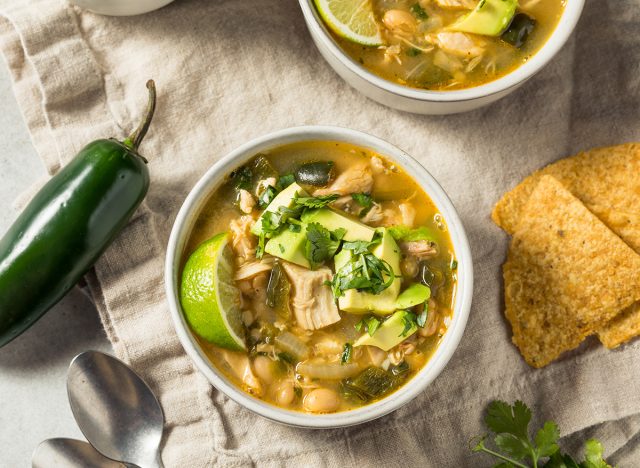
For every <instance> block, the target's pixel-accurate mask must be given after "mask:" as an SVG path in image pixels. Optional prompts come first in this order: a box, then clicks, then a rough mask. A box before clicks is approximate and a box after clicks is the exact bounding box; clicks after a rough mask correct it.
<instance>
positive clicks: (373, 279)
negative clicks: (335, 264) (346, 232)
mask: <svg viewBox="0 0 640 468" xmlns="http://www.w3.org/2000/svg"><path fill="white" fill-rule="evenodd" d="M347 244H348V243H347V242H345V247H344V248H346V245H347ZM395 277H396V276H395V273H394V272H393V269H392V268H391V265H389V263H387V262H386V261H385V260H381V259H379V258H378V257H376V256H375V255H373V254H372V253H370V252H367V253H361V254H359V255H352V257H351V259H350V260H349V261H348V262H347V263H346V264H345V265H344V266H343V267H342V268H340V269H339V270H338V271H337V272H336V274H335V275H333V279H332V280H331V290H332V291H333V295H334V296H335V297H340V296H342V295H343V294H344V291H346V290H348V289H357V290H358V291H363V292H368V293H371V294H380V293H381V292H382V291H384V290H385V289H387V288H388V287H389V286H391V285H392V284H393V281H394V280H395Z"/></svg>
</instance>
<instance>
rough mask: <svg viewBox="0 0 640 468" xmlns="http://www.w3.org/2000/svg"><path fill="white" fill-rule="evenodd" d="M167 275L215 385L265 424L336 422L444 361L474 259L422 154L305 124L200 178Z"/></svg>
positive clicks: (186, 333)
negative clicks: (418, 156) (415, 157)
mask: <svg viewBox="0 0 640 468" xmlns="http://www.w3.org/2000/svg"><path fill="white" fill-rule="evenodd" d="M410 174H411V175H410ZM166 280H167V293H168V296H169V302H170V305H171V309H172V315H173V319H174V322H175V324H176V329H177V330H178V334H179V336H180V338H181V341H182V343H183V345H184V347H185V349H186V350H187V352H188V353H189V354H190V355H191V356H192V357H193V358H194V359H195V361H196V364H198V367H199V368H200V370H201V371H203V372H204V373H205V375H206V376H207V377H208V378H209V379H210V380H211V382H212V383H213V384H214V385H215V386H216V387H218V388H219V389H221V390H222V391H224V392H225V393H227V394H228V395H229V396H230V397H232V398H233V399H235V400H236V401H238V402H239V403H241V404H243V405H244V406H246V407H248V408H249V409H252V410H254V411H256V412H258V413H259V414H261V415H264V416H266V417H269V418H271V419H274V420H277V421H280V422H284V423H287V424H294V425H299V426H308V427H334V426H344V425H349V424H356V423H358V422H363V421H366V420H369V419H373V418H375V417H378V416H381V415H383V414H386V413H388V412H389V411H392V410H394V409H396V408H397V407H399V406H400V405H402V404H404V403H405V402H407V401H409V400H410V399H411V398H413V397H414V396H415V395H417V394H418V393H419V392H420V391H421V390H422V389H424V388H425V387H426V386H427V385H428V383H429V382H430V381H431V380H433V378H435V376H436V375H437V374H438V373H439V372H440V371H441V370H442V368H443V367H444V365H445V364H446V362H447V361H448V359H449V358H450V356H451V354H452V353H453V350H454V349H455V347H456V346H457V343H458V341H459V340H460V337H461V334H462V331H463V329H464V325H465V323H466V319H467V315H468V311H469V306H470V299H471V288H472V268H471V258H470V254H469V250H468V245H467V241H466V237H465V235H464V230H463V229H462V225H461V223H460V221H459V220H458V218H457V215H456V214H455V211H454V209H453V207H452V206H451V203H450V201H449V200H448V198H447V197H446V195H445V194H444V192H443V191H442V189H441V188H440V187H439V186H438V185H437V183H436V182H435V181H434V180H433V179H432V178H431V177H430V176H429V175H428V173H427V172H426V171H425V170H424V169H423V168H422V167H421V166H420V165H419V164H417V163H416V162H415V161H414V160H413V159H411V158H410V157H408V156H407V155H406V154H404V153H402V152H401V151H400V150H397V149H396V148H394V147H392V146H390V145H388V144H387V143H384V142H382V141H380V140H378V139H376V138H374V137H371V136H368V135H365V134H362V133H359V132H354V131H351V130H346V129H338V128H333V127H301V128H297V129H290V130H285V131H282V132H279V133H276V134H272V135H269V136H267V137H264V138H263V139H260V140H257V141H256V142H252V143H250V144H249V145H247V146H245V147H243V148H241V149H240V150H238V151H236V152H234V153H233V154H231V155H230V156H228V157H227V158H225V159H223V160H222V161H221V162H219V163H218V164H216V166H214V167H213V168H212V169H211V170H210V171H209V172H208V173H207V174H206V175H205V176H204V177H203V179H202V180H201V181H200V182H199V183H198V185H197V186H196V187H195V188H194V190H193V191H192V193H191V194H190V195H189V197H188V199H187V201H186V202H185V205H184V206H183V208H182V209H181V211H180V213H179V215H178V218H177V220H176V224H175V226H174V230H173V232H172V235H171V240H170V243H169V251H168V255H167V278H166ZM409 382H412V384H411V385H408V383H409ZM414 384H415V385H414Z"/></svg>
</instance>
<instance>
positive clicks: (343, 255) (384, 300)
mask: <svg viewBox="0 0 640 468" xmlns="http://www.w3.org/2000/svg"><path fill="white" fill-rule="evenodd" d="M382 233H383V234H382V241H381V242H380V244H379V245H378V246H376V248H375V249H373V252H372V253H373V254H374V255H375V256H376V257H378V258H379V259H381V260H385V261H386V262H387V263H388V264H389V265H390V266H391V268H392V269H393V271H394V273H395V274H396V279H395V281H394V282H393V284H391V286H389V287H388V288H387V289H385V290H384V291H382V292H381V293H380V294H371V293H367V292H360V291H357V290H355V289H348V290H346V291H345V292H344V295H342V296H340V297H339V298H338V307H339V308H340V309H341V310H344V311H345V312H350V313H352V314H366V313H368V312H373V313H375V314H379V315H388V314H390V313H392V312H393V311H395V310H396V308H397V307H396V300H397V298H398V294H399V293H400V286H401V283H402V279H401V278H402V274H401V272H400V248H399V247H398V244H396V241H394V240H393V237H392V236H391V234H390V233H389V231H388V230H387V229H384V228H383V229H382ZM350 259H351V251H349V250H341V251H340V252H339V253H338V254H337V255H336V256H335V257H334V260H335V268H336V271H338V270H339V269H340V268H342V266H343V265H345V264H346V263H347V262H348V261H349V260H350Z"/></svg>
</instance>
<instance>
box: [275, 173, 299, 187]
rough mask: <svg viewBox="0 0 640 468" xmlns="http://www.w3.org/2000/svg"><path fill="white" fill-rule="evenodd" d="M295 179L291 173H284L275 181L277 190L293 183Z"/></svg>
mask: <svg viewBox="0 0 640 468" xmlns="http://www.w3.org/2000/svg"><path fill="white" fill-rule="evenodd" d="M295 181H296V178H295V177H294V176H293V174H285V175H283V176H282V177H280V178H279V179H278V182H277V183H276V185H277V188H278V189H279V190H284V189H286V188H287V187H288V186H289V185H291V184H293V183H294V182H295Z"/></svg>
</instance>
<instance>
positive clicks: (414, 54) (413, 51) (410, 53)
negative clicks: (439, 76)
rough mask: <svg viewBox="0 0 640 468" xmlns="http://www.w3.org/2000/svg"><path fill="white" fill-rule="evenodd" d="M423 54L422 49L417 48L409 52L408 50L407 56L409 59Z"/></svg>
mask: <svg viewBox="0 0 640 468" xmlns="http://www.w3.org/2000/svg"><path fill="white" fill-rule="evenodd" d="M421 53H422V51H421V50H420V49H416V48H415V47H412V48H410V49H409V50H407V52H406V54H407V55H408V56H409V57H416V56H418V55H420V54H421Z"/></svg>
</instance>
